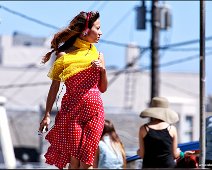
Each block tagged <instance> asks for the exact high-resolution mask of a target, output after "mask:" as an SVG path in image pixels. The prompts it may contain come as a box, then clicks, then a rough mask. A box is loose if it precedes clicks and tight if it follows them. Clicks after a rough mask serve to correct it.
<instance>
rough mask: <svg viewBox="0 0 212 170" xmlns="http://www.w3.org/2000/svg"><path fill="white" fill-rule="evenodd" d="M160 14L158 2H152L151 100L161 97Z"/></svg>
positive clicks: (154, 0) (155, 0)
mask: <svg viewBox="0 0 212 170" xmlns="http://www.w3.org/2000/svg"><path fill="white" fill-rule="evenodd" d="M159 14H160V12H159V8H158V0H153V1H152V9H151V16H152V17H151V18H152V20H151V28H152V30H151V31H152V39H151V49H152V53H151V99H152V98H153V97H155V96H158V95H159V67H158V66H159V59H158V57H159V56H158V47H159V32H160V22H159V21H160V15H159Z"/></svg>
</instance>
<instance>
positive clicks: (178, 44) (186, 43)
mask: <svg viewBox="0 0 212 170" xmlns="http://www.w3.org/2000/svg"><path fill="white" fill-rule="evenodd" d="M0 8H1V9H4V10H6V11H7V12H10V13H13V14H14V15H18V16H21V17H23V18H25V19H27V20H30V21H32V22H36V23H38V24H40V25H43V26H46V27H49V28H53V29H56V30H58V29H60V28H59V27H56V26H54V25H51V24H47V23H45V22H42V21H40V20H38V19H34V18H32V17H29V16H27V15H24V14H21V13H19V12H16V11H14V10H11V9H9V8H7V7H5V6H2V5H0ZM131 10H132V9H130V10H129V11H127V13H126V14H125V15H124V16H123V17H122V18H121V19H120V20H119V21H118V22H117V23H116V24H115V25H114V27H115V26H117V25H118V24H119V23H120V22H121V20H125V17H127V16H128V13H129V12H130V11H131ZM114 27H112V28H111V29H110V30H109V31H108V33H111V32H112V31H114V30H115V28H114ZM107 37H108V36H107ZM210 40H212V36H209V37H206V38H205V41H210ZM100 41H102V42H103V43H108V42H110V43H111V44H112V45H116V46H125V47H126V46H127V45H128V44H125V45H124V44H123V43H118V42H114V41H106V40H100ZM198 42H199V39H196V40H189V41H184V42H179V43H174V44H168V45H165V46H160V47H158V48H159V49H160V50H167V49H170V48H174V47H178V46H183V45H191V44H194V43H198ZM140 48H143V47H140ZM144 48H149V47H144Z"/></svg>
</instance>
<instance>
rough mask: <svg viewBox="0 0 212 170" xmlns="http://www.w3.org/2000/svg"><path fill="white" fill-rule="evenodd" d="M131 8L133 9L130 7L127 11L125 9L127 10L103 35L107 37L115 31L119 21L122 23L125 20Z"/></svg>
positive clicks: (119, 23)
mask: <svg viewBox="0 0 212 170" xmlns="http://www.w3.org/2000/svg"><path fill="white" fill-rule="evenodd" d="M132 10H133V9H130V10H129V11H127V12H126V13H125V14H124V15H123V17H121V18H120V20H118V21H117V22H116V23H115V24H114V26H113V27H112V28H111V29H110V30H109V31H108V32H107V33H106V34H105V35H104V36H105V37H107V38H108V37H109V36H110V35H112V33H113V31H115V29H116V28H118V26H120V25H121V23H122V22H123V21H125V20H126V18H127V17H128V16H129V13H131V11H132Z"/></svg>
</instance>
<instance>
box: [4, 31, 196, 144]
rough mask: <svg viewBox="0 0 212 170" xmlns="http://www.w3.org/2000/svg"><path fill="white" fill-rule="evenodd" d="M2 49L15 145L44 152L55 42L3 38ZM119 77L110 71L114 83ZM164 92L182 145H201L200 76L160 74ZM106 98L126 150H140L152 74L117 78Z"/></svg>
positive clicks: (108, 112) (130, 72) (108, 113)
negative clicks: (49, 58) (41, 130)
mask: <svg viewBox="0 0 212 170" xmlns="http://www.w3.org/2000/svg"><path fill="white" fill-rule="evenodd" d="M46 44H47V45H46ZM0 49H1V51H0V64H1V67H0V73H1V74H0V96H5V97H6V98H7V103H6V109H7V113H8V118H9V120H10V131H11V134H12V141H13V145H14V146H29V147H37V148H39V146H40V142H42V141H41V140H40V138H39V137H38V136H37V129H38V126H39V123H40V116H41V115H40V112H39V106H40V105H42V106H44V105H45V100H46V97H47V94H48V90H49V86H50V83H51V80H50V79H49V78H48V77H47V73H48V70H49V68H50V64H46V65H41V64H40V61H41V57H42V56H43V55H44V54H45V53H46V52H47V51H48V50H49V39H46V38H36V37H31V36H27V35H24V34H19V33H15V34H14V35H13V36H3V35H2V36H1V37H0ZM129 54H131V53H130V52H129ZM135 54H136V52H135ZM49 63H51V62H49ZM135 69H136V70H137V71H136V72H135ZM117 71H119V70H115V69H113V70H108V71H107V74H108V80H109V81H110V80H111V79H112V78H113V76H114V74H115V73H116V72H117ZM64 91H65V90H64V89H63V91H62V92H61V95H62V94H63V93H64ZM159 91H160V96H164V97H167V98H168V100H169V101H170V107H171V108H172V109H174V110H176V111H177V112H178V113H179V117H180V121H179V123H177V125H176V126H177V129H178V133H179V143H183V142H189V141H195V140H199V75H198V74H190V73H160V90H159ZM61 95H60V97H59V101H58V102H57V105H59V103H60V100H61ZM102 98H103V102H104V106H105V112H106V118H110V119H112V120H113V122H114V124H115V127H116V129H117V132H118V133H119V135H120V137H121V138H122V140H123V142H124V144H125V147H126V148H133V147H134V148H137V147H138V137H137V136H138V129H139V126H140V125H142V124H143V123H144V122H145V121H147V120H144V119H141V118H139V113H140V112H141V111H142V110H144V109H145V108H146V107H148V103H149V102H150V73H149V72H143V71H139V70H138V67H137V66H136V67H134V68H132V69H129V70H128V73H126V72H125V73H123V74H120V75H119V76H117V79H116V80H115V81H114V82H113V83H112V84H111V85H109V88H108V90H107V92H106V93H104V94H102ZM126 100H128V103H126ZM55 106H56V105H54V107H55ZM55 109H56V107H55Z"/></svg>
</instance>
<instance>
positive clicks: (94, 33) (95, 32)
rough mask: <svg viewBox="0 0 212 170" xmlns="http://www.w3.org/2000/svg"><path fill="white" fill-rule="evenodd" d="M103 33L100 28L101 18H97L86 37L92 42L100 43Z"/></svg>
mask: <svg viewBox="0 0 212 170" xmlns="http://www.w3.org/2000/svg"><path fill="white" fill-rule="evenodd" d="M101 35H102V31H101V30H100V19H97V20H96V21H95V22H94V24H93V26H92V28H91V29H90V31H89V32H88V35H87V36H86V39H87V41H88V42H90V43H98V42H99V39H100V36H101Z"/></svg>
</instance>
